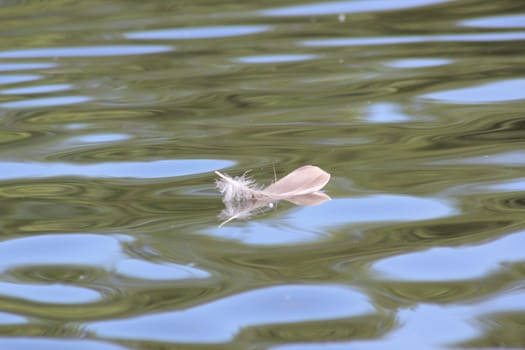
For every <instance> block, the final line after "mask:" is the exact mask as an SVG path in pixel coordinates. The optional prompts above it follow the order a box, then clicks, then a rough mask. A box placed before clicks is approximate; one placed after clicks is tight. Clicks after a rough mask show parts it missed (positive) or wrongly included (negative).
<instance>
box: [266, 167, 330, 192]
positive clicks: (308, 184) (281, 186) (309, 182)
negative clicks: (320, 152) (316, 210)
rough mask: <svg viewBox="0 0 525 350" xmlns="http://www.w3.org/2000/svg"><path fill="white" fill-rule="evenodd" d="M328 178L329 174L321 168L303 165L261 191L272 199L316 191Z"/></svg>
mask: <svg viewBox="0 0 525 350" xmlns="http://www.w3.org/2000/svg"><path fill="white" fill-rule="evenodd" d="M329 180H330V174H328V173H327V172H326V171H324V170H323V169H321V168H319V167H316V166H313V165H305V166H302V167H300V168H298V169H295V170H294V171H292V172H291V173H290V174H288V175H286V176H285V177H283V178H282V179H280V180H279V181H277V182H275V183H273V184H271V185H270V186H268V187H266V188H265V189H264V190H263V191H262V192H263V193H264V194H265V195H267V196H269V197H271V198H273V199H285V198H287V197H293V196H301V195H304V194H310V193H314V192H317V191H319V190H320V189H322V188H323V187H324V186H325V185H326V184H327V183H328V181H329Z"/></svg>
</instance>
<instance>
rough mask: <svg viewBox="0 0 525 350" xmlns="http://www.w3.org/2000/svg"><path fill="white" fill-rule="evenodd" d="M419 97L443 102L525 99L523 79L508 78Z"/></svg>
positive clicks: (465, 102)
mask: <svg viewBox="0 0 525 350" xmlns="http://www.w3.org/2000/svg"><path fill="white" fill-rule="evenodd" d="M421 98H424V99H430V100H436V101H439V102H444V103H464V104H469V103H475V104H479V103H495V102H505V101H514V100H522V99H525V79H509V80H503V81H496V82H492V83H487V84H483V85H478V86H473V87H467V88H462V89H455V90H447V91H439V92H432V93H430V94H426V95H422V96H421Z"/></svg>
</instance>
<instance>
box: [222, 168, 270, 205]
mask: <svg viewBox="0 0 525 350" xmlns="http://www.w3.org/2000/svg"><path fill="white" fill-rule="evenodd" d="M215 174H217V175H218V176H219V179H217V180H216V181H215V186H216V187H217V189H218V190H219V192H220V193H222V196H223V198H222V201H223V202H225V203H227V202H232V201H239V202H242V201H245V200H250V199H260V198H263V197H264V195H263V194H262V193H261V191H260V190H259V188H258V187H257V185H256V184H255V181H254V180H252V179H251V178H249V177H248V176H246V175H241V176H236V177H230V176H228V175H226V174H223V173H221V172H218V171H216V172H215Z"/></svg>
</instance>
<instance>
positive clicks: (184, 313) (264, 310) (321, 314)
mask: <svg viewBox="0 0 525 350" xmlns="http://www.w3.org/2000/svg"><path fill="white" fill-rule="evenodd" d="M374 311H375V309H374V308H373V307H372V305H371V304H370V302H369V300H368V298H367V297H366V296H364V295H363V294H361V293H358V292H356V291H354V290H352V289H350V288H346V287H340V286H335V285H286V286H277V287H268V288H262V289H256V290H252V291H248V292H244V293H240V294H237V295H233V296H229V297H226V298H223V299H219V300H216V301H212V302H210V303H207V304H201V305H198V306H195V307H192V308H189V309H184V310H181V311H168V312H161V313H156V314H151V315H143V316H138V317H130V318H127V319H125V320H111V321H102V322H94V323H91V324H87V326H86V329H87V330H88V331H91V332H94V333H95V334H97V336H102V337H111V338H120V339H127V340H131V339H135V340H152V341H169V342H193V343H217V342H228V341H230V340H232V339H233V337H235V335H236V334H237V333H238V332H239V330H240V329H242V328H245V327H250V326H256V325H264V324H278V323H292V322H308V321H315V320H330V319H335V318H343V317H345V318H348V317H356V316H361V315H366V314H370V313H373V312H374ZM203 330H205V331H204V332H203Z"/></svg>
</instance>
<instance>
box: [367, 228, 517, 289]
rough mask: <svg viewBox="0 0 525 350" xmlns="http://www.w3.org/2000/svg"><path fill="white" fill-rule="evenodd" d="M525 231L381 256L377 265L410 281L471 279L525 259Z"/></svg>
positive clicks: (389, 276) (391, 275)
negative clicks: (471, 243) (479, 242)
mask: <svg viewBox="0 0 525 350" xmlns="http://www.w3.org/2000/svg"><path fill="white" fill-rule="evenodd" d="M523 245H525V232H520V233H516V234H513V235H510V236H507V237H504V238H501V239H499V240H496V241H494V242H490V243H487V244H483V245H480V246H477V247H458V248H432V249H429V250H427V251H424V252H418V253H409V254H404V255H400V256H395V257H391V258H387V259H384V260H380V261H378V262H377V263H375V264H374V265H373V268H374V269H375V270H376V271H377V272H379V273H380V274H381V275H383V276H384V278H387V279H395V280H410V281H448V280H467V279H475V278H480V277H483V276H485V275H487V274H489V273H494V272H495V271H497V270H498V269H499V268H500V267H501V266H502V265H501V264H502V263H503V262H520V261H525V252H524V251H523V249H521V247H523Z"/></svg>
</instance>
